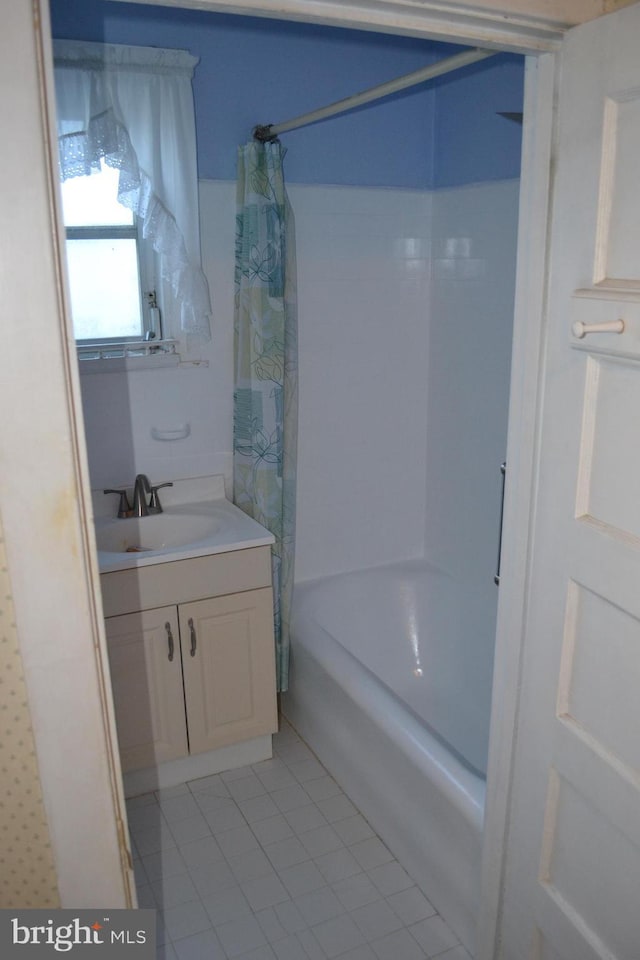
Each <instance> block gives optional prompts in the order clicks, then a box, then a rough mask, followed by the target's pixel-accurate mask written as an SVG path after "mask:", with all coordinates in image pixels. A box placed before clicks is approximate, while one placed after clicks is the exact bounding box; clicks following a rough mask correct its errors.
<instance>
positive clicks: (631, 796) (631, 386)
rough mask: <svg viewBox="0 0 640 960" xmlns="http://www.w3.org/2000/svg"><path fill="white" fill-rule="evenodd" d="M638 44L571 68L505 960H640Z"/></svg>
mask: <svg viewBox="0 0 640 960" xmlns="http://www.w3.org/2000/svg"><path fill="white" fill-rule="evenodd" d="M638 39H640V6H638V5H635V6H633V7H630V8H628V9H627V10H624V11H621V12H619V13H618V14H615V15H612V16H609V17H604V18H602V19H601V20H599V21H597V22H593V23H591V24H588V25H585V26H583V27H579V28H576V29H575V30H571V31H569V33H568V34H567V37H566V39H565V41H564V45H563V46H564V49H563V52H562V58H561V59H562V63H561V67H562V70H561V84H560V102H559V128H558V129H559V136H558V147H557V152H558V155H557V176H556V181H555V191H554V205H553V211H552V232H551V257H550V268H549V290H548V334H547V351H546V358H545V365H544V371H545V376H544V383H543V392H544V393H543V395H544V412H543V419H542V430H541V437H540V462H539V481H538V490H537V500H536V514H535V523H534V529H533V537H532V555H531V575H530V592H529V598H528V615H527V622H526V635H525V642H524V648H523V666H522V685H521V697H520V710H519V716H518V732H517V739H516V752H515V761H514V779H513V790H512V801H511V810H510V827H509V840H508V845H507V857H506V872H505V888H504V900H503V914H502V934H501V940H502V956H503V957H504V958H505V960H525V958H526V960H546V958H550V960H551V958H553V960H588V958H602V960H604V958H607V960H638V957H640V899H639V897H640V894H639V891H640V749H639V748H638V743H639V742H640V737H639V733H640V696H638V689H639V683H640V349H639V347H640V326H639V323H640V227H639V226H638V224H640V177H639V176H638V160H637V157H638V155H639V154H640V58H638V56H637V43H638ZM619 320H623V324H622V325H620V324H619V323H618V321H619ZM592 324H597V325H598V326H599V327H600V325H602V327H600V329H598V331H597V332H595V331H593V332H592V329H591V325H592Z"/></svg>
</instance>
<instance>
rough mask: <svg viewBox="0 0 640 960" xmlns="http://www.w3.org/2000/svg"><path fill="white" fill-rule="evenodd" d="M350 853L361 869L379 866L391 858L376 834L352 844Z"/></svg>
mask: <svg viewBox="0 0 640 960" xmlns="http://www.w3.org/2000/svg"><path fill="white" fill-rule="evenodd" d="M351 853H352V854H353V855H354V857H355V858H356V860H357V861H358V863H359V864H360V866H361V867H362V869H363V870H371V869H372V868H373V867H379V866H380V864H382V863H388V862H389V861H390V860H393V854H392V853H391V852H390V851H389V850H388V849H387V848H386V847H385V845H384V843H383V842H382V840H379V839H378V838H377V837H376V836H373V837H370V838H369V839H368V840H361V841H360V843H354V844H352V845H351Z"/></svg>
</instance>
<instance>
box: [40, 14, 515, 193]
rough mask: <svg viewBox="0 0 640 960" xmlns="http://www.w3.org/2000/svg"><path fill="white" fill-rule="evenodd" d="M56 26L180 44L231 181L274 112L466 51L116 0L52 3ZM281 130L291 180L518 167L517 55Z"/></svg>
mask: <svg viewBox="0 0 640 960" xmlns="http://www.w3.org/2000/svg"><path fill="white" fill-rule="evenodd" d="M51 21H52V32H53V36H54V37H60V38H66V39H78V40H79V39H84V40H95V41H102V42H105V43H131V44H138V45H147V46H162V47H178V48H182V49H187V50H189V51H190V52H191V53H192V54H194V55H195V56H198V57H200V64H199V65H198V67H197V69H196V74H195V78H194V96H195V107H196V125H197V131H198V168H199V175H200V177H202V178H206V179H222V180H232V179H235V169H236V147H237V145H238V144H239V143H241V142H244V141H246V140H247V139H248V138H249V137H250V135H251V130H252V128H253V127H254V125H255V124H257V123H275V122H278V121H281V120H288V119H290V118H291V117H294V116H296V115H298V114H300V113H306V112H307V111H309V110H313V109H315V108H317V107H320V106H324V105H325V104H327V103H331V102H333V101H334V100H339V99H342V98H343V97H347V96H350V95H351V94H353V93H357V92H359V91H360V90H364V89H367V88H368V87H371V86H374V85H375V84H378V83H383V82H385V81H386V80H389V79H392V78H394V77H397V76H401V75H402V74H405V73H409V72H410V71H412V70H417V69H419V68H420V67H422V66H424V65H426V64H429V63H432V62H434V61H435V60H438V59H441V58H442V57H445V56H450V55H451V54H452V53H455V52H457V50H458V49H459V48H457V47H454V46H451V45H446V44H441V43H433V42H430V41H425V40H420V39H415V38H410V37H397V36H387V35H383V34H379V33H370V32H365V31H355V30H343V29H340V28H334V27H322V26H317V25H314V24H300V23H288V22H285V21H278V20H271V19H262V18H252V17H239V16H233V15H227V14H213V13H206V12H203V11H197V10H174V9H171V8H167V7H155V6H148V5H144V4H134V3H110V2H108V0H51ZM453 77H454V75H451V77H449V78H446V79H445V78H443V79H442V80H441V81H437V82H435V83H431V84H429V85H427V84H423V85H421V86H420V87H416V88H413V89H412V90H410V91H406V92H403V93H399V94H395V95H394V96H391V97H388V98H386V99H385V100H383V101H380V102H377V103H375V104H370V105H367V106H365V107H361V108H359V109H358V110H356V111H352V112H351V113H349V114H347V115H343V116H340V117H335V118H332V119H330V120H326V121H323V122H322V123H319V124H315V125H313V126H309V127H305V128H303V129H300V130H296V131H292V132H290V133H288V134H285V135H283V136H282V142H283V143H284V144H285V146H286V147H287V148H288V153H287V159H286V176H287V180H288V181H289V182H290V183H325V184H349V185H358V186H386V187H407V188H432V187H438V186H452V185H456V184H459V183H469V182H478V181H482V180H495V179H502V178H505V177H515V176H518V172H519V164H520V128H519V127H516V126H515V124H510V123H508V122H507V121H505V120H503V119H502V118H500V117H496V116H495V114H496V111H497V110H519V109H521V104H522V58H519V57H514V56H507V55H500V56H499V57H497V58H495V59H491V60H490V61H487V62H486V63H484V64H479V65H478V66H477V67H474V68H468V69H467V70H466V71H464V75H461V76H460V77H457V78H456V79H455V80H454V79H453Z"/></svg>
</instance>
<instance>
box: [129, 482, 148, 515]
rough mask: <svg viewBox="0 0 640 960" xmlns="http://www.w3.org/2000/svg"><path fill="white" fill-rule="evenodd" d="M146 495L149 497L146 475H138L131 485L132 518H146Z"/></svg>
mask: <svg viewBox="0 0 640 960" xmlns="http://www.w3.org/2000/svg"><path fill="white" fill-rule="evenodd" d="M147 495H148V496H151V484H150V483H149V478H148V477H147V475H146V473H139V474H138V476H137V477H136V480H135V483H134V485H133V516H134V517H148V516H149V504H148V503H147V499H146V498H147Z"/></svg>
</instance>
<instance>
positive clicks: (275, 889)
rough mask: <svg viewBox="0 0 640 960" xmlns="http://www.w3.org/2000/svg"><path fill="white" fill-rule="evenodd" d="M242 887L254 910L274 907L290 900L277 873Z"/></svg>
mask: <svg viewBox="0 0 640 960" xmlns="http://www.w3.org/2000/svg"><path fill="white" fill-rule="evenodd" d="M241 887H242V891H243V893H244V895H245V897H246V898H247V900H248V901H249V903H250V904H251V907H252V909H253V910H263V909H264V908H265V907H273V906H274V904H276V903H281V902H282V901H284V900H288V899H289V894H288V892H287V890H286V889H285V887H284V886H283V884H282V881H281V880H280V878H279V877H278V876H277V875H276V874H275V873H270V874H267V876H266V877H258V878H257V879H256V880H248V881H247V882H246V883H243V884H241Z"/></svg>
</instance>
